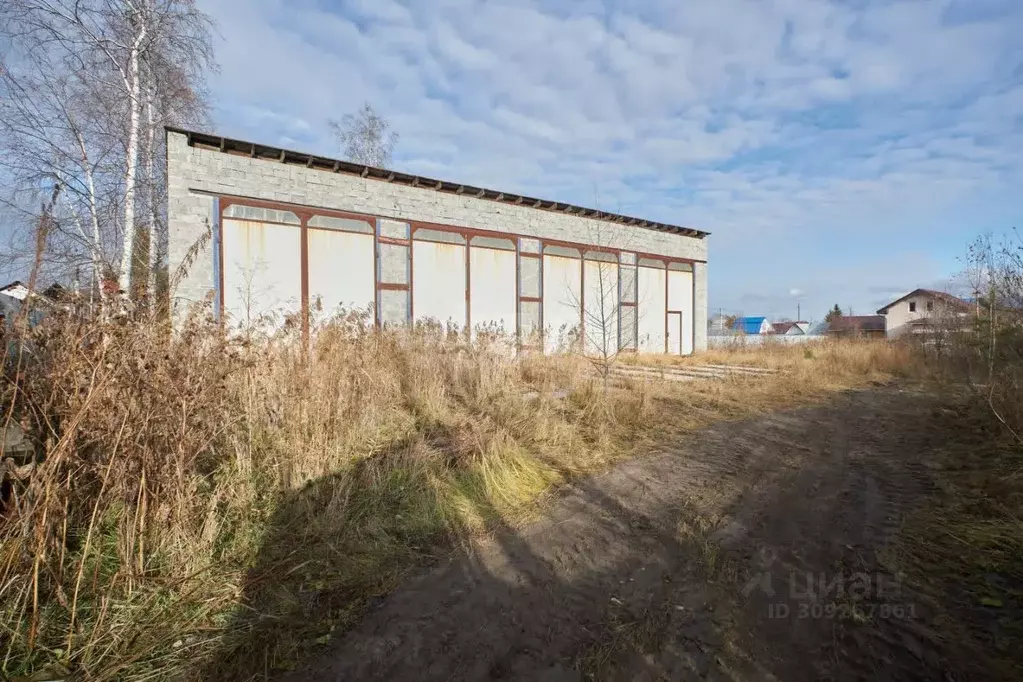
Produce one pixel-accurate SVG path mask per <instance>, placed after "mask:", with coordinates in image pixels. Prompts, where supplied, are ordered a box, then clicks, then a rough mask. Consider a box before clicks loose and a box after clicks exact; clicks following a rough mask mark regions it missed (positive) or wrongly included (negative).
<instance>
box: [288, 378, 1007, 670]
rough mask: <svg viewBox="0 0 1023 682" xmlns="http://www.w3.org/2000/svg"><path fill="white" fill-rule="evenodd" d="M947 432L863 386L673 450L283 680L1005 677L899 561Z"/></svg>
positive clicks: (439, 573)
mask: <svg viewBox="0 0 1023 682" xmlns="http://www.w3.org/2000/svg"><path fill="white" fill-rule="evenodd" d="M952 417H953V415H952V414H951V413H950V412H949V410H947V409H945V408H941V407H939V406H937V405H936V404H935V403H934V401H933V399H930V398H928V397H926V396H924V395H922V394H920V393H916V392H914V391H910V390H905V389H900V388H895V387H878V388H875V389H872V390H869V391H858V392H851V393H846V394H842V395H839V396H836V397H834V398H833V399H832V400H831V402H829V403H828V404H825V405H821V406H817V407H813V408H807V409H800V410H795V411H789V412H781V413H775V414H771V415H768V416H765V417H762V418H758V419H755V420H751V421H746V422H740V423H722V424H719V425H717V426H715V427H712V428H710V429H707V430H705V431H702V432H700V433H698V434H696V435H692V436H685V437H681V436H680V437H679V439H677V440H674V442H673V443H672V445H671V446H670V447H666V448H664V449H663V450H662V451H660V452H655V453H652V454H650V455H649V456H645V457H641V458H638V459H634V460H632V461H629V462H627V463H625V464H623V465H621V466H619V467H617V468H616V469H614V470H613V471H611V472H609V473H607V474H605V475H602V476H597V477H594V478H590V479H586V480H582V481H579V482H577V483H575V484H574V485H572V486H570V487H568V488H567V489H565V490H564V491H562V492H561V493H560V494H559V496H558V497H557V499H556V500H555V501H554V502H553V503H552V504H551V505H550V509H549V511H548V512H547V513H546V514H545V520H543V521H542V522H539V523H537V524H535V525H532V526H530V527H527V528H525V529H519V530H516V529H512V528H507V527H505V528H497V529H495V532H494V537H493V540H492V541H491V542H488V543H486V544H484V545H482V546H481V547H478V548H477V549H475V550H474V551H472V552H471V553H469V554H467V555H459V556H457V557H455V558H453V559H451V560H450V561H448V562H445V563H443V564H442V565H440V566H437V567H435V568H434V569H432V570H430V571H428V572H425V573H424V574H423V575H421V576H419V577H417V578H415V579H413V580H411V581H409V582H408V583H406V584H405V585H403V586H402V587H401V588H399V589H398V590H397V591H396V592H395V593H393V594H392V595H390V596H389V597H388V598H387V599H385V600H383V601H382V603H381V604H380V605H379V606H378V607H377V608H375V609H374V610H373V611H372V612H370V613H369V614H368V615H367V616H366V617H365V618H364V619H363V620H362V622H361V623H360V624H359V625H358V626H357V627H356V628H355V629H353V630H351V631H349V632H347V633H345V635H344V636H342V637H341V638H340V639H338V640H337V641H336V642H335V643H334V644H332V646H331V647H330V651H329V653H328V654H327V655H325V656H324V657H322V658H321V659H320V660H318V661H315V662H313V663H311V664H309V665H308V666H307V667H305V669H302V670H300V671H296V672H295V673H293V674H292V677H290V678H289V679H294V680H488V679H494V680H586V679H599V680H605V679H606V680H689V679H694V680H696V679H712V680H786V681H788V680H852V679H857V680H859V679H863V680H868V679H869V680H967V679H969V680H973V679H997V678H1011V677H1013V676H1014V675H1013V674H1012V670H1011V668H1006V667H1005V661H1004V656H1003V657H1002V658H1003V660H1002V661H1001V662H1000V663H998V664H997V665H996V663H995V662H994V657H993V656H989V655H988V654H990V653H991V652H990V651H989V648H990V641H988V639H989V638H987V637H986V635H985V630H984V629H983V628H984V627H985V625H984V624H985V623H987V622H989V621H990V620H991V619H990V618H989V617H988V615H989V614H986V613H985V612H983V609H984V608H986V607H983V606H975V605H972V604H969V603H965V604H964V603H962V600H959V601H958V602H957V601H956V600H955V599H954V598H953V596H950V595H952V592H950V591H948V590H946V588H945V587H942V583H941V581H938V587H937V588H935V587H934V583H933V582H932V583H929V586H928V587H926V588H925V587H923V583H920V582H919V581H915V580H914V579H913V576H914V570H915V567H914V566H913V565H912V559H911V558H910V557H909V556H908V555H907V553H906V552H904V551H903V543H902V538H901V535H902V533H903V532H904V529H905V521H906V519H907V516H908V515H911V514H912V513H914V511H915V510H916V509H917V508H918V507H919V506H920V505H921V504H922V501H923V500H929V499H933V495H934V494H935V491H934V489H933V488H934V484H933V481H932V478H933V477H932V473H933V471H934V470H936V469H937V468H940V467H941V466H942V464H941V461H942V460H943V458H946V457H949V456H951V454H954V451H955V448H956V447H963V448H969V447H970V444H969V443H968V442H965V441H964V442H963V443H959V442H958V440H957V439H958V438H959V436H958V434H959V431H958V430H957V429H956V428H955V420H954V419H953V418H952ZM669 440H670V439H669ZM1018 616H1019V614H1009V617H1010V618H1016V617H1018ZM1002 617H1003V619H1004V617H1005V614H1002ZM1016 655H1017V656H1018V655H1019V654H1018V652H1017V653H1016ZM1010 656H1011V652H1010ZM1018 661H1019V659H1018V658H1017V659H1016V662H1017V663H1018ZM1009 665H1010V666H1011V665H1012V664H1011V663H1010V664H1009ZM999 666H1000V667H999ZM1007 670H1008V672H1007ZM1015 671H1016V672H1021V676H1020V678H1023V670H1021V669H1019V668H1016V670H1015Z"/></svg>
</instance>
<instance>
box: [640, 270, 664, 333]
mask: <svg viewBox="0 0 1023 682" xmlns="http://www.w3.org/2000/svg"><path fill="white" fill-rule="evenodd" d="M666 276H667V275H666V273H665V271H664V270H659V269H656V268H640V269H639V294H638V300H639V350H640V352H641V353H663V352H664V320H665V318H664V315H665V312H666V310H667V301H666V300H665V295H664V286H665V278H666Z"/></svg>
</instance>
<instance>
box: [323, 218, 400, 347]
mask: <svg viewBox="0 0 1023 682" xmlns="http://www.w3.org/2000/svg"><path fill="white" fill-rule="evenodd" d="M317 215H327V214H326V213H323V212H319V211H317ZM354 216H358V214H347V215H345V217H348V218H352V217H354ZM366 218H370V219H371V220H372V221H373V222H372V223H371V224H372V225H373V308H374V314H373V318H374V323H375V326H376V328H377V329H382V328H383V326H384V321H383V305H382V303H383V298H382V297H381V295H380V294H381V292H384V291H404V292H406V296H407V297H408V301H407V302H406V309H405V323H406V324H411V323H412V322H413V320H415V319H416V318H415V310H414V309H413V306H414V303H413V299H412V280H413V274H414V273H415V267H414V259H415V255H414V254H415V250H414V249H413V248H412V231H413V228H412V225H411V224H410V223H409V222H408V221H407V220H396V221H395V222H400V223H405V224H407V225H408V226H409V231H408V236H409V238H408V239H395V238H394V237H384V236H382V235H381V234H380V223H381V221H383V220H391V218H383V217H377V216H361V217H358V218H356V219H358V220H365V219H366ZM381 244H389V245H391V246H403V247H405V249H406V256H405V283H404V284H397V283H394V282H381V281H380V275H381V272H382V270H381V266H382V261H381V259H380V245H381Z"/></svg>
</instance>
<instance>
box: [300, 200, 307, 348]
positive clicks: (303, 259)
mask: <svg viewBox="0 0 1023 682" xmlns="http://www.w3.org/2000/svg"><path fill="white" fill-rule="evenodd" d="M299 220H301V221H302V225H301V228H302V233H301V235H300V236H299V240H298V243H299V249H301V253H300V255H299V259H300V263H301V264H300V266H299V267H300V270H299V276H300V277H301V280H302V344H303V346H304V347H305V348H306V349H307V350H308V348H309V218H308V217H305V218H299Z"/></svg>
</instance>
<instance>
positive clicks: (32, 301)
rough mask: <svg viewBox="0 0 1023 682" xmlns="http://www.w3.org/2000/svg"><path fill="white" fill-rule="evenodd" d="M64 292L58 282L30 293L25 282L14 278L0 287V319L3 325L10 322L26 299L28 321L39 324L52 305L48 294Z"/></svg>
mask: <svg viewBox="0 0 1023 682" xmlns="http://www.w3.org/2000/svg"><path fill="white" fill-rule="evenodd" d="M65 292H66V290H65V289H64V288H63V287H61V286H60V285H59V284H54V285H52V286H51V287H50V288H48V289H47V290H46V291H45V292H43V293H32V292H31V291H29V288H28V287H27V286H26V285H25V284H23V283H22V282H20V281H18V280H15V281H13V282H11V283H10V284H7V285H5V286H2V287H0V319H2V320H3V322H4V324H5V325H7V324H10V323H11V321H12V320H14V319H15V317H17V315H18V313H19V312H21V309H22V308H23V307H24V306H25V303H26V301H28V302H29V307H30V310H29V313H28V321H29V323H30V324H33V325H35V324H39V321H40V320H42V319H43V317H44V316H45V314H46V311H47V310H48V309H50V308H51V307H52V306H53V303H54V299H53V298H51V296H50V295H52V294H60V295H63V294H64V293H65Z"/></svg>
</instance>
